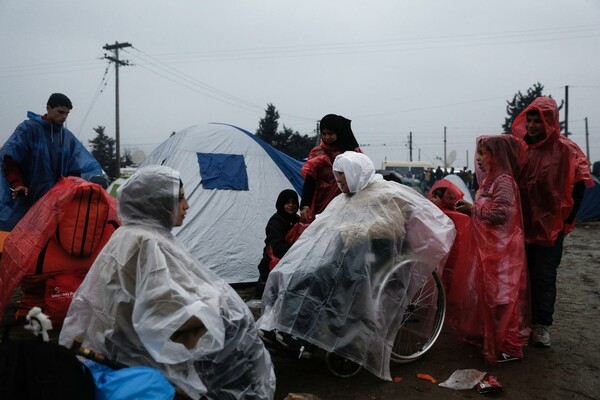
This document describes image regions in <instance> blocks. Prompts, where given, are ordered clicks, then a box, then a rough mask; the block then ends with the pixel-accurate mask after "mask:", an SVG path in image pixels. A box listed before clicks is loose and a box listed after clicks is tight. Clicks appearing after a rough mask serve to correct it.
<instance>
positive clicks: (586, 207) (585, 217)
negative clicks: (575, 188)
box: [577, 176, 600, 222]
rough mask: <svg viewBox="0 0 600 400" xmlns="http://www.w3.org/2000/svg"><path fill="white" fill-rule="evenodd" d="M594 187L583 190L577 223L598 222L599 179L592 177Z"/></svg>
mask: <svg viewBox="0 0 600 400" xmlns="http://www.w3.org/2000/svg"><path fill="white" fill-rule="evenodd" d="M592 178H593V179H594V186H592V187H589V188H587V189H586V190H585V193H584V195H583V201H582V202H581V206H580V207H579V211H578V212H577V221H580V222H586V221H599V220H600V179H598V177H596V176H593V177H592Z"/></svg>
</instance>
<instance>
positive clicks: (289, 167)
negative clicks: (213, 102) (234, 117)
mask: <svg viewBox="0 0 600 400" xmlns="http://www.w3.org/2000/svg"><path fill="white" fill-rule="evenodd" d="M212 123H213V124H217V125H227V126H231V127H232V128H235V129H238V130H239V131H241V132H244V133H245V134H246V135H248V136H249V137H251V138H252V140H254V141H255V142H256V143H258V144H259V145H260V147H262V148H263V149H264V150H265V151H266V152H267V154H268V155H269V156H271V159H272V160H273V161H274V162H275V164H277V166H278V167H279V169H280V170H281V172H283V174H284V175H285V176H286V178H288V180H289V181H290V183H291V184H292V186H293V187H294V190H295V191H296V193H298V195H299V196H302V187H303V186H304V179H303V178H302V176H301V175H300V169H301V168H302V165H303V162H301V161H298V160H296V159H295V158H293V157H290V156H288V155H287V154H285V153H283V152H281V151H279V150H277V149H275V148H273V147H271V146H269V145H268V144H267V143H266V142H265V141H264V140H262V139H260V138H259V137H258V136H256V135H253V134H252V133H250V132H248V131H247V130H245V129H242V128H240V127H237V126H235V125H231V124H222V123H219V122H212Z"/></svg>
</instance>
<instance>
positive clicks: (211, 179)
mask: <svg viewBox="0 0 600 400" xmlns="http://www.w3.org/2000/svg"><path fill="white" fill-rule="evenodd" d="M196 154H197V155H198V164H199V166H200V176H201V177H202V187H203V188H204V189H225V190H248V174H247V172H246V163H245V162H244V156H243V155H241V154H218V153H196Z"/></svg>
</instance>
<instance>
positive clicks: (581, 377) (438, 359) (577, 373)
mask: <svg viewBox="0 0 600 400" xmlns="http://www.w3.org/2000/svg"><path fill="white" fill-rule="evenodd" d="M599 273H600V222H594V223H580V224H579V225H578V226H577V228H576V229H575V231H574V232H573V233H572V234H571V235H570V236H568V237H567V238H566V240H565V246H564V254H563V260H562V263H561V267H560V269H559V274H558V301H557V304H556V313H555V323H554V326H553V327H552V330H551V335H552V347H551V348H537V347H533V346H529V347H527V348H525V358H524V359H523V360H522V361H517V362H510V363H506V364H500V365H498V366H495V367H490V366H487V365H485V364H484V362H483V360H482V358H481V356H480V353H479V351H478V350H477V349H476V348H474V347H472V346H470V345H467V344H463V343H461V342H458V341H457V340H456V339H455V338H454V336H453V334H452V333H451V332H449V331H447V330H444V331H443V332H442V334H441V336H440V338H439V339H438V341H437V342H436V344H435V346H434V347H433V348H432V349H431V350H430V351H429V352H428V353H427V354H426V355H425V356H424V357H423V358H421V359H419V360H417V361H414V362H412V363H410V364H403V365H393V366H392V369H391V370H392V377H397V378H401V381H400V382H384V381H381V380H379V379H378V378H376V377H375V376H373V375H371V374H370V373H369V372H367V371H364V370H363V371H361V372H360V373H359V374H358V375H356V376H354V377H352V378H348V379H342V378H337V377H335V376H333V375H332V374H331V373H330V372H329V371H328V370H327V368H326V365H325V362H324V359H323V358H322V357H319V356H315V357H314V359H311V360H305V359H302V360H298V359H295V358H292V357H291V356H290V355H289V354H283V353H272V357H273V361H274V364H275V372H276V375H277V393H276V396H275V399H276V400H281V399H284V398H285V397H286V395H287V394H288V393H290V392H293V393H307V394H311V395H313V396H316V397H317V398H319V399H321V400H326V399H330V400H335V399H346V400H383V399H386V400H387V399H405V400H411V399H419V400H430V399H431V400H432V399H442V398H443V399H482V398H485V397H495V398H506V399H523V400H527V399H547V400H559V399H560V400H562V399H600V308H599V306H600V278H599V276H598V275H599ZM240 293H241V294H242V297H246V299H247V298H248V297H252V296H251V295H250V296H249V295H248V293H250V292H249V291H247V292H245V293H244V291H240ZM471 368H474V369H477V370H479V371H487V372H488V373H490V374H492V375H495V376H496V377H497V378H498V380H499V381H500V383H501V384H502V386H503V390H502V392H500V393H496V394H493V395H492V394H480V393H478V392H477V391H476V390H474V389H471V390H464V391H455V390H451V389H446V388H443V387H440V386H438V383H439V382H441V381H444V380H446V379H447V378H448V377H449V376H450V375H451V374H452V372H454V371H455V370H457V369H471ZM418 373H425V374H429V375H431V376H432V377H434V378H436V379H437V380H438V382H437V383H435V384H434V383H431V382H429V381H425V380H421V379H418V378H417V377H416V375H417V374H418Z"/></svg>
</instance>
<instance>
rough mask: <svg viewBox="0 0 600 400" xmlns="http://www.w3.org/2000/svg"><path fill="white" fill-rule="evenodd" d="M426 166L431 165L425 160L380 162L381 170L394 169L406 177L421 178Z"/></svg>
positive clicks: (430, 166)
mask: <svg viewBox="0 0 600 400" xmlns="http://www.w3.org/2000/svg"><path fill="white" fill-rule="evenodd" d="M427 168H431V169H433V165H432V164H431V163H428V162H426V161H384V162H382V163H381V169H382V170H383V171H395V172H397V173H399V174H400V175H402V176H403V177H406V178H413V179H415V178H416V179H421V177H422V176H423V174H424V172H425V170H426V169H427Z"/></svg>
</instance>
